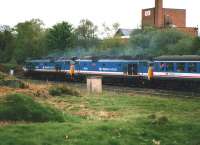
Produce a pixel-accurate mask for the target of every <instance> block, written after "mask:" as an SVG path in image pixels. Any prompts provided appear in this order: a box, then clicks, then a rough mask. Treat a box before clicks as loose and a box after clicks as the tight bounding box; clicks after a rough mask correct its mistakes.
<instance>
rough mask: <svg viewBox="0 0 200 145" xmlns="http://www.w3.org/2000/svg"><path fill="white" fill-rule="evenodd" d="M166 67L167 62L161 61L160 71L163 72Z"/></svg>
mask: <svg viewBox="0 0 200 145" xmlns="http://www.w3.org/2000/svg"><path fill="white" fill-rule="evenodd" d="M165 67H166V63H164V62H161V63H160V71H161V72H163V71H165Z"/></svg>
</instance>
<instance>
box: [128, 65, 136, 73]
mask: <svg viewBox="0 0 200 145" xmlns="http://www.w3.org/2000/svg"><path fill="white" fill-rule="evenodd" d="M137 71H138V68H137V64H128V75H137Z"/></svg>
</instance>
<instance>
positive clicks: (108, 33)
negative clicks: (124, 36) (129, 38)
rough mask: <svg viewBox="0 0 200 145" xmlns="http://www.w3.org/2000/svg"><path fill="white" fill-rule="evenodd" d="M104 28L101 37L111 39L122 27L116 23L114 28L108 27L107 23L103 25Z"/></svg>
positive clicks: (113, 25)
mask: <svg viewBox="0 0 200 145" xmlns="http://www.w3.org/2000/svg"><path fill="white" fill-rule="evenodd" d="M102 27H103V32H102V33H101V35H102V36H103V37H105V38H109V39H110V38H111V37H113V36H114V35H115V33H116V32H117V30H118V29H119V27H120V24H119V23H117V22H116V23H113V24H112V26H111V27H110V26H108V25H106V23H103V24H102Z"/></svg>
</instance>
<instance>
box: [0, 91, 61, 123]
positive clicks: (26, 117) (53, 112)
mask: <svg viewBox="0 0 200 145" xmlns="http://www.w3.org/2000/svg"><path fill="white" fill-rule="evenodd" d="M0 120H1V121H28V122H48V121H59V122H62V121H64V116H63V114H62V112H60V111H59V110H57V109H54V108H51V107H49V106H45V105H42V104H40V103H38V102H36V101H34V100H33V98H32V97H30V96H26V95H22V94H13V95H8V96H6V98H5V100H3V101H2V102H1V103H0Z"/></svg>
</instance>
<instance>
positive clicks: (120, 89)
mask: <svg viewBox="0 0 200 145" xmlns="http://www.w3.org/2000/svg"><path fill="white" fill-rule="evenodd" d="M29 81H32V80H29ZM33 82H34V83H38V84H40V83H45V82H46V81H43V80H33ZM49 83H52V84H66V85H69V86H71V87H74V88H78V89H80V90H83V91H85V89H86V87H87V86H86V83H80V82H54V81H49ZM103 90H104V91H111V92H116V93H126V94H130V95H148V96H160V97H168V98H174V97H177V98H200V93H199V92H193V91H187V90H185V91H180V90H169V89H156V88H155V89H152V88H142V87H136V86H123V85H120V84H116V85H113V84H103Z"/></svg>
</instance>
